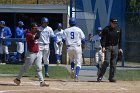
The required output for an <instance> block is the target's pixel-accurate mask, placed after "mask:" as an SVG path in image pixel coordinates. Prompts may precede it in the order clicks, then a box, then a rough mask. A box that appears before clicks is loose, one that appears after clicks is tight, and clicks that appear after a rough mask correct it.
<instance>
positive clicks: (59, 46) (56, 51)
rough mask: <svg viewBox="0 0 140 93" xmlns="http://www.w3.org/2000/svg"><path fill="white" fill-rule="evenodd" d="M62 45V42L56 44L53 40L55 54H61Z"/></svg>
mask: <svg viewBox="0 0 140 93" xmlns="http://www.w3.org/2000/svg"><path fill="white" fill-rule="evenodd" d="M62 47H63V42H62V43H61V45H58V44H57V43H56V42H54V49H55V54H58V55H62Z"/></svg>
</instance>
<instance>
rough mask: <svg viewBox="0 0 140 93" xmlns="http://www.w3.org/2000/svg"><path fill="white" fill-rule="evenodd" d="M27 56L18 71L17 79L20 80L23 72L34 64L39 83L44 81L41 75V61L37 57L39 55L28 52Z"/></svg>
mask: <svg viewBox="0 0 140 93" xmlns="http://www.w3.org/2000/svg"><path fill="white" fill-rule="evenodd" d="M27 54H28V55H27V57H26V60H25V63H24V65H23V67H22V68H21V69H20V72H19V74H18V76H17V79H21V77H22V75H23V74H24V72H25V71H26V70H28V69H29V68H30V67H31V66H32V65H33V64H35V66H36V72H37V75H38V78H39V81H44V79H43V75H42V59H41V58H40V57H39V55H40V54H39V52H38V53H33V52H28V53H27Z"/></svg>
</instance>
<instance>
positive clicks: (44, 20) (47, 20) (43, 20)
mask: <svg viewBox="0 0 140 93" xmlns="http://www.w3.org/2000/svg"><path fill="white" fill-rule="evenodd" d="M41 22H42V23H47V22H49V19H48V18H46V17H43V18H42V19H41Z"/></svg>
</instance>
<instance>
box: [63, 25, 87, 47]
mask: <svg viewBox="0 0 140 93" xmlns="http://www.w3.org/2000/svg"><path fill="white" fill-rule="evenodd" d="M63 39H65V40H66V45H71V46H74V45H81V40H82V39H85V35H84V33H83V31H82V30H81V29H80V28H78V27H76V26H73V27H70V28H67V29H65V31H64V33H63Z"/></svg>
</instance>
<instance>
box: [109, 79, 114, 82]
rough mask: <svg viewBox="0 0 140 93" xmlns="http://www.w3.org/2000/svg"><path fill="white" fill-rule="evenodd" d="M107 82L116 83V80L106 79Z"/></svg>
mask: <svg viewBox="0 0 140 93" xmlns="http://www.w3.org/2000/svg"><path fill="white" fill-rule="evenodd" d="M108 80H109V82H116V79H108Z"/></svg>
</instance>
